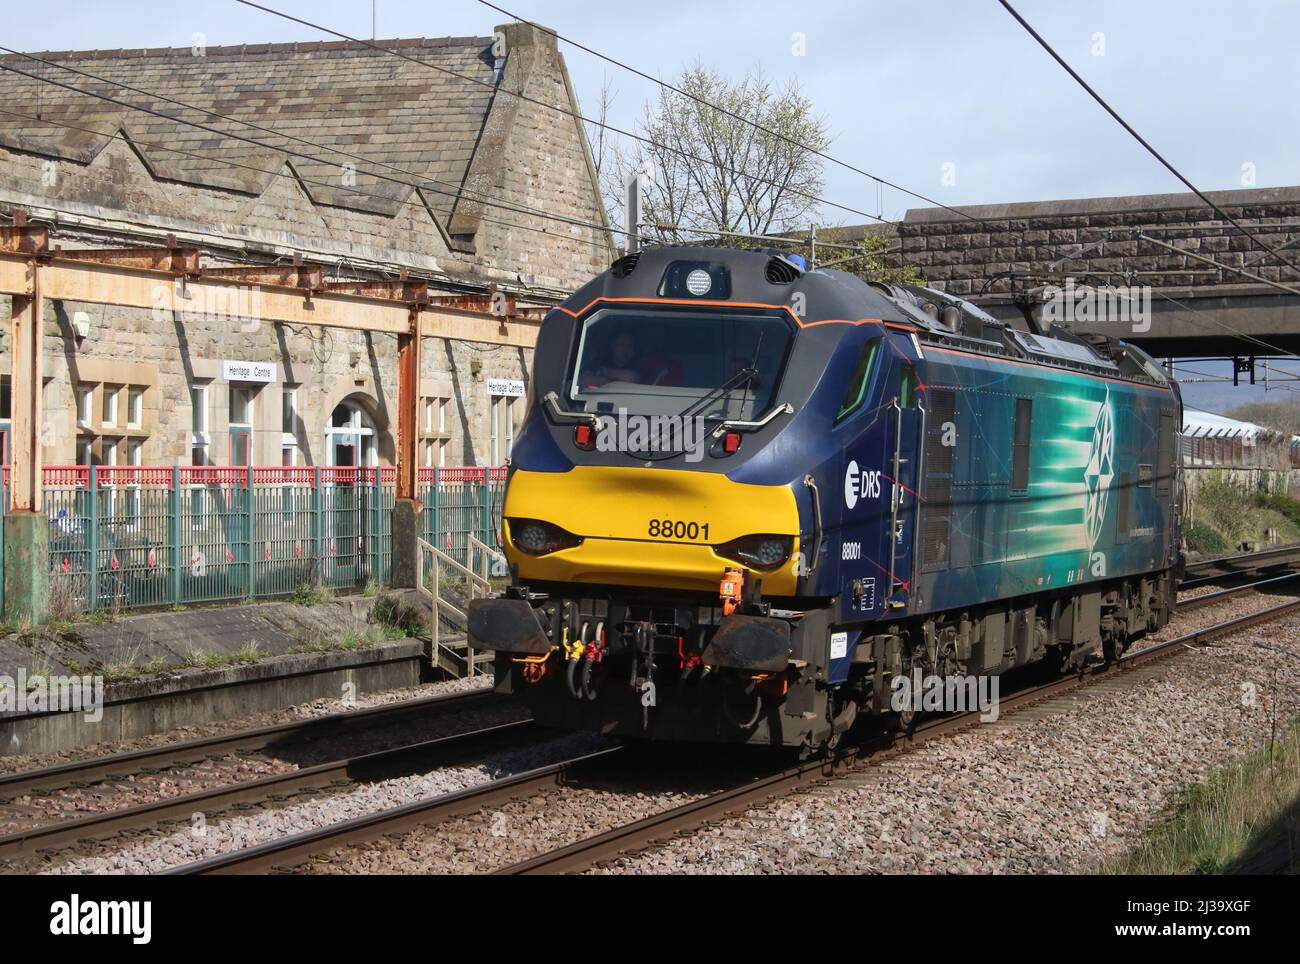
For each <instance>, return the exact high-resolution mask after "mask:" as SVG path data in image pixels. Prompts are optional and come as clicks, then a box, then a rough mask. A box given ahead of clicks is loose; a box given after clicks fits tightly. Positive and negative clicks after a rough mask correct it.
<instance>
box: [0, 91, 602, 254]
mask: <svg viewBox="0 0 1300 964" xmlns="http://www.w3.org/2000/svg"><path fill="white" fill-rule="evenodd" d="M0 114H9V115H12V116H14V117H22V118H25V119H27V120H35V121H40V122H41V123H44V124H51V125H53V126H55V127H62V128H64V129H65V130H72V131H78V132H80V133H83V134H95V135H97V136H99V137H106V138H108V139H110V140H113V139H116V138H119V137H121V136H122V135H121V133H120V132H118V131H101V130H96V129H94V128H91V127H82V126H80V125H77V124H69V123H67V122H66V121H56V120H54V119H52V118H49V117H37V116H36V115H35V114H26V113H23V112H22V111H16V110H13V109H11V108H8V107H0ZM122 140H123V143H126V144H128V145H135V146H137V147H147V148H150V149H153V150H160V151H169V152H171V153H173V154H180V155H183V156H185V157H192V158H194V159H195V160H200V161H213V160H217V158H214V157H212V156H211V155H208V154H199V153H196V152H195V151H187V150H185V149H184V148H180V147H170V146H168V145H166V144H159V143H157V142H155V141H144V140H140V139H139V138H135V137H130V138H126V137H122ZM221 163H222V164H226V165H228V166H230V167H233V168H237V169H240V170H246V171H250V172H253V173H256V174H266V175H269V176H271V177H282V178H288V179H289V180H292V181H296V182H299V183H302V184H310V185H316V186H318V187H328V188H332V189H334V190H337V191H341V192H343V193H345V194H355V195H357V196H360V197H369V198H373V197H376V195H374V194H372V193H370V192H368V191H360V190H357V189H355V188H343V187H339V186H338V185H335V184H331V183H329V182H327V181H321V180H318V179H315V178H309V177H301V176H298V175H296V174H286V173H284V172H283V171H269V170H267V169H266V168H263V167H257V166H256V165H253V164H244V163H242V162H240V161H232V160H226V159H221ZM439 193H446V192H439ZM416 203H417V202H416V201H415V200H413V199H412V198H407V199H406V200H404V201H401V202H399V207H405V206H407V205H414V204H416ZM507 210H516V209H514V208H507ZM529 213H530V214H531V212H529ZM481 220H483V221H487V222H489V223H491V224H500V225H504V226H505V227H510V228H518V229H519V230H521V231H535V232H538V233H540V234H547V235H550V236H552V237H556V236H557V235H555V234H553V233H552V232H550V231H548V230H547V229H546V228H537V227H533V226H532V225H528V224H520V223H519V222H517V221H504V220H501V219H499V218H490V217H483V218H481ZM559 236H560V237H564V238H566V239H568V240H571V241H576V242H578V243H580V244H585V245H589V246H591V247H596V248H600V249H602V250H603V249H605V245H604V244H603V243H601V242H599V241H590V240H587V239H586V238H575V237H573V236H572V235H567V234H566V235H559ZM339 261H340V262H343V261H347V259H346V258H340V259H339ZM339 267H340V268H341V264H340V265H339ZM336 273H339V274H341V271H340V272H336ZM353 273H354V274H355V270H354V272H353Z"/></svg>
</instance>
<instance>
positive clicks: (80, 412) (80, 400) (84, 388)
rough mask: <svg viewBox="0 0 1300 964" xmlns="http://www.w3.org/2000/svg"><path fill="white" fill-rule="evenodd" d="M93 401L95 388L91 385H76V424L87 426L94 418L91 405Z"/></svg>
mask: <svg viewBox="0 0 1300 964" xmlns="http://www.w3.org/2000/svg"><path fill="white" fill-rule="evenodd" d="M94 402H95V389H94V387H93V386H91V385H79V386H77V424H78V425H82V426H89V425H90V424H91V420H92V419H93V418H94V415H93V414H92V412H93V406H94Z"/></svg>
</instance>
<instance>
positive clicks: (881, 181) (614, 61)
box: [478, 0, 983, 223]
mask: <svg viewBox="0 0 1300 964" xmlns="http://www.w3.org/2000/svg"><path fill="white" fill-rule="evenodd" d="M478 2H479V3H481V4H483V6H485V7H490V8H491V9H493V10H495V11H496V12H497V13H499V14H502V15H503V16H506V17H509V18H511V19H512V20H517V21H519V22H520V23H526V24H528V25H529V26H530V27H533V28H534V29H536V30H541V31H542V32H543V33H547V34H550V35H551V36H552V37H555V38H556V39H557V40H562V41H564V42H565V43H566V44H568V45H569V46H571V47H574V48H576V49H578V50H582V51H584V52H586V53H589V54H591V55H592V56H593V57H598V58H600V59H601V60H603V61H605V62H606V63H608V64H611V65H613V66H615V67H619V68H621V69H623V70H626V71H628V72H629V73H632V74H635V75H636V76H638V77H641V78H643V79H645V80H648V81H650V82H651V83H655V84H658V85H659V86H660V87H662V88H663V89H665V90H670V91H672V92H673V93H674V94H678V95H680V96H682V97H685V98H687V99H689V100H692V101H694V102H695V103H697V104H699V105H700V106H702V107H708V108H709V109H710V110H714V111H717V112H718V113H719V114H722V115H724V116H726V117H729V118H731V119H732V120H736V121H740V122H741V123H742V124H746V125H748V126H750V127H752V128H754V129H755V130H757V131H759V132H760V133H763V134H766V135H768V136H769V137H775V138H778V139H779V140H782V141H784V142H785V143H787V144H789V145H790V146H792V147H798V148H800V149H801V150H804V151H806V152H808V153H809V154H812V155H814V156H815V157H819V158H821V159H822V160H824V161H829V162H830V163H832V164H835V165H836V166H838V167H842V168H844V169H845V170H848V171H852V172H853V173H855V174H861V175H862V176H863V177H866V178H869V179H870V180H872V181H874V182H875V183H876V184H877V185H878V186H879V185H884V186H886V187H890V188H893V189H894V190H895V191H899V192H901V193H903V194H906V195H908V196H909V197H914V198H916V199H917V200H918V201H924V202H925V203H926V204H933V205H934V206H935V207H938V208H942V209H943V210H945V211H951V212H952V213H953V214H956V215H959V216H961V217H963V218H966V219H967V220H970V221H974V222H976V223H982V221H983V219H981V218H977V217H975V216H974V215H972V214H968V213H967V212H965V211H961V210H958V209H957V208H954V207H950V206H949V205H947V204H944V203H943V202H942V201H936V200H935V199H934V198H931V197H927V196H926V195H924V194H919V193H917V192H916V191H913V190H911V189H909V188H905V187H903V186H902V185H901V184H896V183H894V182H893V181H890V180H887V179H886V178H883V177H880V176H879V175H876V174H872V173H871V172H870V171H866V170H863V169H862V168H860V167H858V166H856V165H854V164H850V163H849V162H848V161H844V160H841V159H840V158H838V157H834V156H832V155H830V154H828V153H826V152H825V151H822V150H818V149H816V148H811V147H809V146H808V145H806V144H802V143H800V142H799V141H797V140H795V139H794V138H792V137H789V136H788V135H786V134H782V133H781V132H780V131H777V130H773V129H772V128H770V127H767V126H766V125H764V124H760V123H758V122H757V121H754V120H752V119H751V118H748V117H745V116H744V115H743V114H737V113H736V112H735V111H732V110H728V109H727V108H726V107H722V106H721V105H719V104H714V103H712V102H711V101H709V100H707V99H705V98H703V97H700V96H699V95H697V94H692V93H690V92H689V91H686V90H683V89H682V88H680V87H678V86H676V85H675V84H670V83H668V82H667V81H665V80H661V79H660V78H658V77H654V76H652V75H651V74H648V73H646V72H645V71H644V70H640V69H638V68H636V67H633V66H631V65H630V64H627V63H624V62H623V61H621V60H619V59H618V58H616V57H610V56H609V55H607V54H603V53H601V52H600V51H599V50H593V49H592V48H591V47H588V46H587V45H585V44H583V43H580V42H578V41H577V40H574V39H573V38H571V37H566V36H564V35H563V34H561V33H560V32H558V31H556V30H552V29H551V28H550V27H545V26H543V25H542V24H539V23H536V22H535V21H532V20H529V19H527V18H526V17H522V16H520V15H519V14H517V13H512V12H511V11H509V10H507V9H505V8H504V7H500V6H497V4H495V3H491V2H490V0H478ZM871 217H875V218H876V220H879V221H884V220H885V219H884V218H883V217H878V216H876V215H871Z"/></svg>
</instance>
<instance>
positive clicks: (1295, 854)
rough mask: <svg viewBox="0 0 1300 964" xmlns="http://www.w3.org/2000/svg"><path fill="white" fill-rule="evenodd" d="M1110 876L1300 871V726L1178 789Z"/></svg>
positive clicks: (1108, 867) (1107, 868)
mask: <svg viewBox="0 0 1300 964" xmlns="http://www.w3.org/2000/svg"><path fill="white" fill-rule="evenodd" d="M1101 872H1102V873H1111V874H1162V875H1163V874H1229V873H1292V874H1293V873H1297V872H1300V724H1293V725H1292V726H1291V727H1290V728H1289V729H1287V730H1286V731H1285V732H1284V733H1283V734H1282V736H1281V738H1280V739H1278V740H1277V741H1276V742H1274V743H1272V744H1271V745H1270V746H1269V747H1268V748H1267V749H1265V750H1261V751H1260V752H1258V753H1255V754H1252V755H1251V756H1249V757H1247V758H1246V759H1245V760H1242V761H1240V762H1238V763H1234V764H1231V765H1228V766H1224V767H1220V768H1218V769H1216V770H1214V771H1212V772H1211V773H1210V775H1209V777H1208V778H1207V779H1206V781H1205V782H1204V783H1200V784H1196V785H1195V786H1192V787H1188V788H1187V789H1185V790H1184V791H1183V792H1182V793H1181V795H1180V796H1179V798H1178V799H1177V800H1176V801H1175V802H1174V804H1173V806H1172V807H1171V808H1170V812H1169V813H1168V815H1167V816H1166V817H1165V818H1164V819H1163V820H1162V821H1161V822H1160V823H1158V824H1157V825H1156V826H1154V827H1152V828H1151V829H1150V830H1149V831H1147V833H1146V834H1145V835H1144V836H1143V838H1142V840H1141V841H1140V842H1139V844H1138V845H1137V847H1135V848H1134V849H1133V850H1132V851H1131V852H1130V853H1129V854H1127V855H1125V856H1123V857H1120V858H1117V859H1115V860H1112V861H1107V862H1106V863H1105V864H1103V866H1102V868H1101Z"/></svg>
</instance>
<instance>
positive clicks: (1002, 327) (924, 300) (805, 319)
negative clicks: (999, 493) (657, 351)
mask: <svg viewBox="0 0 1300 964" xmlns="http://www.w3.org/2000/svg"><path fill="white" fill-rule="evenodd" d="M683 265H684V266H686V267H688V268H690V267H694V266H697V265H698V266H700V267H701V268H702V269H705V268H706V269H707V271H709V272H715V273H716V274H717V276H718V277H722V276H724V275H725V278H726V282H727V283H726V286H725V289H723V292H722V293H721V294H719V293H717V292H715V291H711V292H710V293H709V294H707V295H704V296H699V297H698V300H699V301H701V302H702V303H706V304H707V303H713V304H720V303H724V302H727V303H733V304H736V305H738V306H739V305H744V306H749V307H761V306H771V307H782V308H785V309H786V310H788V311H790V313H791V314H792V315H794V316H795V317H797V318H798V319H799V322H800V324H801V325H803V326H808V325H812V324H814V323H816V322H825V321H850V322H858V321H863V320H878V321H882V322H890V323H894V324H900V325H905V326H907V327H909V328H911V329H914V330H915V332H916V335H917V337H918V339H919V340H920V341H921V342H922V343H933V344H944V345H950V346H953V347H957V348H961V349H963V350H965V351H971V352H975V353H978V354H986V355H991V356H999V357H1004V358H1013V359H1021V360H1026V361H1031V362H1035V363H1038V364H1043V365H1048V366H1051V367H1059V368H1066V369H1074V370H1077V371H1083V372H1089V373H1099V374H1104V375H1106V376H1108V377H1111V378H1123V379H1127V380H1132V381H1138V382H1145V383H1148V384H1155V385H1158V386H1161V387H1165V386H1167V385H1168V384H1169V379H1168V377H1167V376H1166V375H1165V374H1164V372H1163V371H1162V370H1161V369H1160V368H1159V366H1157V365H1156V364H1155V363H1154V362H1153V361H1152V360H1151V359H1150V357H1149V356H1147V355H1146V354H1145V353H1144V352H1142V351H1141V350H1140V349H1137V348H1136V347H1135V346H1132V345H1128V344H1126V343H1124V342H1121V341H1119V340H1118V339H1113V338H1095V339H1090V340H1088V341H1085V340H1083V339H1081V338H1079V337H1077V336H1076V335H1074V334H1073V333H1072V332H1070V331H1068V330H1067V329H1064V328H1061V327H1059V326H1053V328H1052V330H1051V331H1050V332H1049V333H1039V332H1034V333H1031V332H1028V331H1022V330H1019V329H1014V328H1011V327H1010V326H1009V325H1007V324H1006V323H1005V322H1002V321H999V320H998V319H996V318H994V317H993V316H992V315H990V314H988V313H987V312H985V311H983V310H982V309H981V308H979V307H978V306H976V305H974V304H972V303H971V302H968V301H964V300H962V299H960V298H956V297H954V296H952V295H950V294H947V293H945V292H942V291H936V290H934V289H933V288H927V287H924V286H921V285H898V284H889V283H875V282H873V283H869V282H866V281H863V280H862V279H861V278H859V277H857V276H856V275H852V274H849V273H848V272H845V271H839V270H835V269H827V268H814V269H813V270H805V269H804V268H803V267H802V266H800V265H798V264H796V263H795V262H794V261H791V260H790V259H788V258H787V257H786V256H785V255H784V254H783V253H781V252H779V251H776V250H774V249H767V250H762V251H756V250H748V249H740V248H713V247H694V246H677V245H674V246H664V247H656V248H647V249H645V250H643V251H639V252H635V253H633V254H629V255H625V256H624V257H622V258H619V259H618V260H617V261H615V262H614V263H613V265H611V267H610V269H609V270H608V271H606V272H604V273H603V274H601V275H598V276H597V277H596V278H594V279H592V280H591V281H590V282H588V283H587V284H586V285H584V286H583V287H582V288H580V289H579V290H578V291H576V292H574V294H573V295H572V296H571V297H570V298H569V299H568V300H567V301H566V302H565V303H564V305H563V306H562V307H563V308H564V309H565V310H566V311H567V312H568V313H570V314H575V313H580V312H582V311H585V310H586V309H587V308H589V307H591V306H592V305H593V304H595V303H596V302H597V301H599V300H613V299H619V300H632V301H635V300H641V299H644V300H646V301H656V300H663V299H665V298H673V300H677V301H686V302H689V301H692V300H696V298H695V297H693V296H692V295H691V294H688V293H686V292H685V291H684V290H676V289H674V290H673V291H668V292H666V291H665V286H666V285H668V284H669V277H670V272H672V271H674V269H675V268H676V267H677V266H683ZM674 277H676V276H674ZM715 287H721V286H715ZM675 295H680V297H674V296H675ZM796 305H797V306H798V308H799V309H801V310H796V309H795V306H796ZM839 327H840V326H836V325H820V326H818V328H817V329H816V331H817V337H819V338H827V339H828V340H829V341H830V342H831V343H834V342H837V341H838V340H839V336H840V335H839V334H837V333H836V331H835V330H836V329H838V328H839ZM846 330H847V329H845V331H846Z"/></svg>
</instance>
